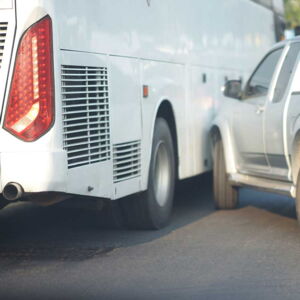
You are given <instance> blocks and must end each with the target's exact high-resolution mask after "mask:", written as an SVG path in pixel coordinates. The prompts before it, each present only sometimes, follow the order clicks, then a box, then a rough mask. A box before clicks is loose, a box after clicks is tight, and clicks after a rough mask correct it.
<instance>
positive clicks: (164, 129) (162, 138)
mask: <svg viewBox="0 0 300 300" xmlns="http://www.w3.org/2000/svg"><path fill="white" fill-rule="evenodd" d="M161 142H163V143H164V144H165V146H166V150H167V153H168V158H169V162H170V173H171V174H170V186H169V191H168V197H167V201H166V202H165V203H164V205H163V206H161V205H159V204H158V201H157V199H156V195H155V188H154V180H155V178H154V177H155V161H156V157H155V155H156V154H157V151H155V149H156V147H157V145H158V144H159V143H161ZM174 185H175V158H174V147H173V140H172V136H171V133H170V129H169V127H168V124H167V122H166V121H165V120H164V119H162V118H157V120H156V123H155V129H154V135H153V143H152V152H151V162H150V168H149V179H148V191H147V204H148V209H149V212H150V216H151V218H152V222H153V225H154V227H156V228H161V227H164V226H165V225H166V224H167V223H168V221H169V219H170V215H171V212H172V207H173V197H174Z"/></svg>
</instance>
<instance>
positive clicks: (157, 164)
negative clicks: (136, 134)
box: [122, 118, 175, 229]
mask: <svg viewBox="0 0 300 300" xmlns="http://www.w3.org/2000/svg"><path fill="white" fill-rule="evenodd" d="M174 185H175V156H174V147H173V141H172V136H171V132H170V129H169V126H168V123H167V122H166V120H165V119H163V118H157V120H156V123H155V128H154V136H153V143H152V152H151V162H150V168H149V179H148V190H147V191H145V192H142V193H139V194H137V195H133V196H130V197H128V198H127V199H124V201H122V208H123V211H124V215H125V219H126V224H127V225H128V227H130V228H135V229H160V228H163V227H165V226H166V225H167V224H168V222H169V220H170V216H171V212H172V207H173V196H174Z"/></svg>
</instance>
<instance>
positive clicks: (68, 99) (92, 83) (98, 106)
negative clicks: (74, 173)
mask: <svg viewBox="0 0 300 300" xmlns="http://www.w3.org/2000/svg"><path fill="white" fill-rule="evenodd" d="M62 98H63V130H64V137H63V140H64V149H65V150H66V151H67V154H68V167H69V168H74V167H79V166H83V165H88V164H92V163H97V162H102V161H106V160H109V159H110V130H109V96H108V78H107V68H93V67H82V66H62Z"/></svg>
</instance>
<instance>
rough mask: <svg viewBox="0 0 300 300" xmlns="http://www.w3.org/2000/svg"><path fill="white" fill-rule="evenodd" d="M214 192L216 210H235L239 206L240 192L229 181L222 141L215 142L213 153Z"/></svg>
mask: <svg viewBox="0 0 300 300" xmlns="http://www.w3.org/2000/svg"><path fill="white" fill-rule="evenodd" d="M213 160H214V163H213V181H214V182H213V192H214V204H215V208H216V209H234V208H236V207H237V205H238V190H237V188H236V187H233V186H232V185H231V184H230V182H229V181H228V176H227V173H226V165H225V155H224V148H223V143H222V140H221V139H218V140H217V141H216V142H215V146H214V152H213Z"/></svg>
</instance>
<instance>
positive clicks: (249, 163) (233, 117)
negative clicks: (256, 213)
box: [213, 38, 300, 197]
mask: <svg viewBox="0 0 300 300" xmlns="http://www.w3.org/2000/svg"><path fill="white" fill-rule="evenodd" d="M299 53H300V39H299V38H295V39H291V40H287V41H284V42H281V43H279V44H276V45H275V46H274V47H273V48H272V49H271V50H270V51H269V52H268V54H267V55H266V56H265V57H264V59H263V60H262V62H261V63H260V64H259V66H258V67H257V68H256V69H255V71H254V73H253V74H252V76H251V77H250V79H249V81H248V83H247V84H246V86H245V89H244V91H243V93H242V96H241V99H240V100H237V99H230V98H226V99H224V102H223V105H222V107H221V109H220V111H219V113H218V116H217V117H216V119H215V120H214V122H213V132H214V133H216V132H217V131H218V132H219V134H220V137H221V139H222V143H223V146H224V152H225V162H226V170H227V174H229V181H230V182H231V184H232V185H234V186H239V185H246V186H253V187H257V188H260V189H264V190H269V191H273V192H278V193H283V194H287V195H289V196H292V197H296V195H297V192H299V185H298V184H299V182H298V184H297V180H299V170H300V154H299V153H300V151H299V150H300V148H299V147H300V118H299V117H300V108H299V101H300V96H299V95H300V92H299V91H300V86H299V81H300V56H299ZM270 62H272V63H270ZM262 87H263V88H262Z"/></svg>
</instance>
